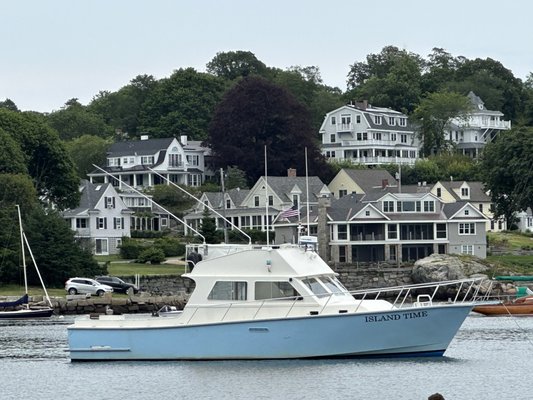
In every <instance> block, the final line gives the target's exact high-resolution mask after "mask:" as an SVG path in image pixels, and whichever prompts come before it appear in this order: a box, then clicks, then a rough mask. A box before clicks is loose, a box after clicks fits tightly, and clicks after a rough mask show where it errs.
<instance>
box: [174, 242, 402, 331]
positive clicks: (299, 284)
mask: <svg viewBox="0 0 533 400" xmlns="http://www.w3.org/2000/svg"><path fill="white" fill-rule="evenodd" d="M222 246H224V245H209V246H208V247H207V248H202V247H201V248H199V249H198V251H199V252H200V253H202V252H203V253H204V259H203V261H201V262H199V263H198V264H197V265H196V266H195V267H194V269H193V270H192V272H190V273H188V274H184V275H183V276H184V277H187V278H190V279H192V280H194V282H195V283H196V288H195V290H194V292H193V293H192V295H191V297H190V299H189V301H188V302H187V305H186V306H185V309H184V315H183V318H184V319H185V320H188V321H189V322H190V323H208V322H217V321H220V322H221V321H225V322H228V321H242V320H253V319H255V320H257V319H269V318H284V317H302V316H309V315H318V314H320V315H324V314H339V313H348V312H352V313H353V312H355V311H356V310H357V311H358V312H365V311H377V310H387V309H388V310H390V309H391V308H392V305H391V304H390V303H389V302H387V301H384V300H364V301H362V302H361V301H360V300H355V299H354V297H353V296H352V295H351V294H350V293H349V292H348V290H347V289H346V288H345V287H344V286H343V285H342V284H341V283H340V282H339V280H338V279H337V274H336V273H335V272H334V271H333V270H332V269H331V268H330V267H329V266H328V265H327V264H326V263H325V262H324V261H323V260H322V259H321V258H320V257H319V256H318V254H317V253H315V252H314V251H310V250H308V248H307V247H306V246H296V245H282V246H277V247H276V248H270V247H268V248H267V247H262V248H261V247H258V248H253V247H252V246H248V248H247V249H245V248H240V249H239V251H233V250H231V249H235V248H234V247H231V248H229V247H228V250H227V252H224V251H223V250H222V249H223V247H222ZM221 250H222V251H221ZM223 253H226V254H228V253H230V254H229V255H224V256H222V254H223ZM217 254H220V255H221V256H217ZM189 318H190V319H189Z"/></svg>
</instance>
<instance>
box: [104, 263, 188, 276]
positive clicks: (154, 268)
mask: <svg viewBox="0 0 533 400" xmlns="http://www.w3.org/2000/svg"><path fill="white" fill-rule="evenodd" d="M184 269H185V266H184V265H183V264H160V265H150V264H136V263H129V262H124V263H121V262H112V263H110V264H109V266H108V267H107V273H108V274H109V275H113V276H132V275H135V274H140V275H176V274H180V275H181V274H183V273H184V272H185V271H184Z"/></svg>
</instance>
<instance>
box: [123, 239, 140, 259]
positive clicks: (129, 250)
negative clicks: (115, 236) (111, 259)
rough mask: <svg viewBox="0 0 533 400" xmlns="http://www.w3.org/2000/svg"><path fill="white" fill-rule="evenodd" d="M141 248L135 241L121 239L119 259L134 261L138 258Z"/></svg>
mask: <svg viewBox="0 0 533 400" xmlns="http://www.w3.org/2000/svg"><path fill="white" fill-rule="evenodd" d="M142 249H143V247H142V246H141V244H140V243H139V242H137V241H136V240H131V239H130V238H126V237H123V238H122V244H121V245H120V257H121V258H123V259H125V260H131V259H136V258H137V257H139V253H140V252H141V250H142Z"/></svg>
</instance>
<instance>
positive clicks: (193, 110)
mask: <svg viewBox="0 0 533 400" xmlns="http://www.w3.org/2000/svg"><path fill="white" fill-rule="evenodd" d="M224 90H225V83H224V81H223V80H222V79H220V78H217V77H214V76H212V75H209V74H205V73H199V72H196V71H195V70H194V69H193V68H187V69H180V70H178V71H175V72H174V73H173V74H172V75H171V76H170V77H169V78H165V79H162V80H160V81H158V83H157V86H156V87H155V88H154V90H152V91H151V92H150V94H149V95H148V97H147V99H146V101H145V102H144V104H143V107H142V110H141V116H140V125H141V127H140V131H141V132H143V133H149V134H150V136H152V137H172V136H180V135H188V136H189V138H192V139H195V140H204V139H205V138H206V137H207V130H208V126H209V123H210V121H211V118H212V115H213V111H214V109H215V106H216V104H217V103H218V102H219V100H220V98H221V96H222V94H223V92H224Z"/></svg>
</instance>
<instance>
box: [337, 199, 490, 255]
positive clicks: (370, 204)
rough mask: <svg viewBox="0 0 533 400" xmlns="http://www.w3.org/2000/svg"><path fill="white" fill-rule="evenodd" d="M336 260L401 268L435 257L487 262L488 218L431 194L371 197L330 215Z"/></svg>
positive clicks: (348, 202) (341, 203) (346, 202)
mask: <svg viewBox="0 0 533 400" xmlns="http://www.w3.org/2000/svg"><path fill="white" fill-rule="evenodd" d="M327 217H328V221H327V225H328V227H329V229H330V242H329V246H330V253H331V258H332V261H334V262H340V263H358V262H364V263H377V262H388V263H399V262H407V261H416V260H418V259H421V258H424V257H427V256H429V255H430V254H433V253H439V254H470V255H475V256H477V257H481V258H485V257H486V237H485V236H486V233H485V232H486V231H485V224H486V220H487V218H486V217H485V216H484V215H483V214H482V213H481V212H480V211H479V210H477V209H476V208H475V206H473V205H472V204H470V203H468V202H465V201H461V202H456V203H444V202H442V201H441V200H440V199H438V198H437V197H436V196H434V195H433V194H432V193H369V194H364V195H356V194H354V195H348V196H344V197H343V198H341V199H338V200H334V201H333V202H332V203H331V206H330V207H329V208H328V210H327Z"/></svg>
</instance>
